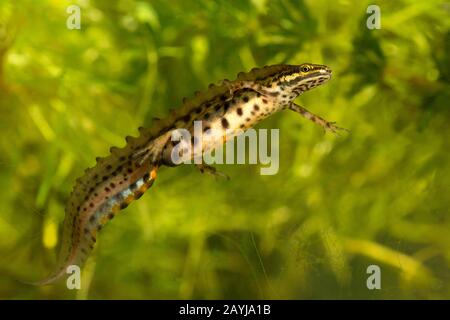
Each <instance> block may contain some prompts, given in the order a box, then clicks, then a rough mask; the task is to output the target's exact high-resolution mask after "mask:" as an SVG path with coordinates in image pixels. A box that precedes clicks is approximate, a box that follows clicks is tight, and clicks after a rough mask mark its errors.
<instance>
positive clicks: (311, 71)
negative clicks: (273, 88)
mask: <svg viewBox="0 0 450 320" xmlns="http://www.w3.org/2000/svg"><path fill="white" fill-rule="evenodd" d="M330 78H331V69H330V68H328V67H327V66H324V65H321V64H312V63H304V64H300V65H287V66H286V70H285V71H282V72H280V73H279V74H278V75H275V76H274V78H273V79H272V81H276V83H277V86H278V87H279V88H280V89H281V90H283V91H290V92H295V93H297V94H301V93H303V92H305V91H308V90H310V89H312V88H314V87H317V86H319V85H321V84H323V83H325V82H327V81H328V80H330Z"/></svg>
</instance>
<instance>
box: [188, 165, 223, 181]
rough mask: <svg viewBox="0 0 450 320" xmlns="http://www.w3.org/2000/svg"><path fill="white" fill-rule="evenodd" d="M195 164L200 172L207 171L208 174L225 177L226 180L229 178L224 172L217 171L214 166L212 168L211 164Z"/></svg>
mask: <svg viewBox="0 0 450 320" xmlns="http://www.w3.org/2000/svg"><path fill="white" fill-rule="evenodd" d="M195 166H196V167H197V168H198V169H199V170H200V172H201V173H208V174H212V175H213V176H216V177H220V178H225V179H227V180H230V177H229V176H228V175H227V174H226V173H223V172H220V171H217V169H216V168H214V167H213V166H210V165H208V164H206V163H201V164H196V165H195Z"/></svg>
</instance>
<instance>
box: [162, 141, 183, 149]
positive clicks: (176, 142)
mask: <svg viewBox="0 0 450 320" xmlns="http://www.w3.org/2000/svg"><path fill="white" fill-rule="evenodd" d="M178 143H180V141H172V147H175V146H176V145H177V144H178ZM165 148H167V145H165V146H164V149H165Z"/></svg>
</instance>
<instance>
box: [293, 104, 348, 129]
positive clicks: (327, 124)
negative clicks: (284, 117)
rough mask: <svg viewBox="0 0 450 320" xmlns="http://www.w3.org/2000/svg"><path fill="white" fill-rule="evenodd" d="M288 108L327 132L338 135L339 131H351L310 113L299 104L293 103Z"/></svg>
mask: <svg viewBox="0 0 450 320" xmlns="http://www.w3.org/2000/svg"><path fill="white" fill-rule="evenodd" d="M288 108H289V109H290V110H292V111H295V112H297V113H300V114H301V115H302V116H303V117H305V118H306V119H308V120H311V121H312V122H314V123H316V124H318V125H319V126H321V127H322V128H323V129H324V130H325V131H327V130H330V131H331V132H333V133H336V134H338V131H347V132H348V131H349V130H348V129H345V128H341V127H338V126H336V125H335V123H336V122H329V121H327V120H325V119H323V118H321V117H319V116H318V115H315V114H314V113H312V112H309V111H308V110H307V109H306V108H303V107H302V106H299V105H298V104H295V103H291V104H290V105H289V106H288Z"/></svg>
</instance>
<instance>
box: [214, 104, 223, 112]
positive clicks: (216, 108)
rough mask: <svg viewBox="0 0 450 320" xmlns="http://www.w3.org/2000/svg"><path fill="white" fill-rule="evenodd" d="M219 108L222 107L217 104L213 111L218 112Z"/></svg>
mask: <svg viewBox="0 0 450 320" xmlns="http://www.w3.org/2000/svg"><path fill="white" fill-rule="evenodd" d="M220 108H222V106H221V105H220V104H217V105H216V106H215V107H214V110H216V111H219V110H220Z"/></svg>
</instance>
